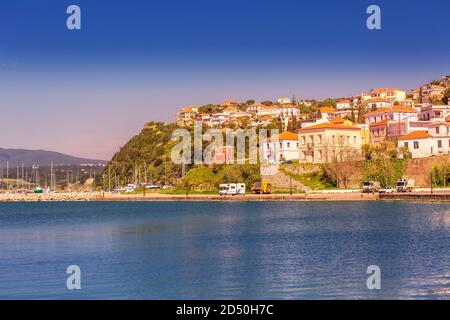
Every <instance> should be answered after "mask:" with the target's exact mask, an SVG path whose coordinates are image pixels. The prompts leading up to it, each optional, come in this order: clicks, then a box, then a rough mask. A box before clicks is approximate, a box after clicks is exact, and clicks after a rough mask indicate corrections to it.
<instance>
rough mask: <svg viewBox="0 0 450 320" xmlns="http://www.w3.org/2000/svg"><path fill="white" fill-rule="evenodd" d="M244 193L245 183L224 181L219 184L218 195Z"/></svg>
mask: <svg viewBox="0 0 450 320" xmlns="http://www.w3.org/2000/svg"><path fill="white" fill-rule="evenodd" d="M237 194H245V183H224V184H221V185H220V186H219V195H221V196H224V195H232V196H234V195H237Z"/></svg>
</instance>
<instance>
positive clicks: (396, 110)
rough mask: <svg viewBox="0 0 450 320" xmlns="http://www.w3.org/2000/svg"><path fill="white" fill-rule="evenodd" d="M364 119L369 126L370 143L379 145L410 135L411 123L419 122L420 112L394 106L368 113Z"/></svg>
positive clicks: (406, 107)
mask: <svg viewBox="0 0 450 320" xmlns="http://www.w3.org/2000/svg"><path fill="white" fill-rule="evenodd" d="M364 117H365V118H366V121H367V123H368V124H369V132H370V143H371V144H373V145H377V144H380V143H383V142H385V141H386V140H392V139H394V138H396V137H398V136H400V135H403V134H406V133H409V132H410V127H409V123H410V122H411V121H418V112H417V110H416V109H414V108H411V107H408V106H393V107H392V108H381V109H378V110H376V111H372V112H369V113H366V114H365V115H364Z"/></svg>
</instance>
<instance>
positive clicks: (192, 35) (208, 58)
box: [0, 0, 450, 159]
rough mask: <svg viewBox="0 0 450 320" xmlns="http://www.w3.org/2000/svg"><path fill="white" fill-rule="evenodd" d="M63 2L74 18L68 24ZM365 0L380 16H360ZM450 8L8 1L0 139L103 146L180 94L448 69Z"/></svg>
mask: <svg viewBox="0 0 450 320" xmlns="http://www.w3.org/2000/svg"><path fill="white" fill-rule="evenodd" d="M70 4H77V5H79V6H80V7H81V11H82V30H80V31H69V30H67V28H66V18H67V14H66V8H67V6H68V5H70ZM371 4H377V5H379V6H380V7H381V12H382V29H381V30H376V31H370V30H368V29H367V28H366V19H367V16H368V15H367V14H366V8H367V7H368V6H369V5H371ZM449 12H450V2H449V1H448V0H431V1H422V0H420V1H419V0H414V1H405V0H390V1H364V0H346V1H331V0H329V1H318V0H316V1H298V0H296V1H286V0H279V1H262V0H257V1H256V0H251V1H248V0H239V1H237V0H227V1H211V0H209V1H203V0H201V1H197V0H195V1H179V0H176V1H173V0H172V1H170V0H169V1H137V0H129V1H122V0H114V1H99V0H95V1H94V0H90V1H80V0H73V1H70V2H69V1H62V0H39V1H32V0H15V1H12V0H9V1H7V2H6V1H5V2H3V3H2V9H1V10H0V111H1V116H0V125H1V127H2V129H3V130H2V132H3V134H2V135H1V136H0V146H1V147H11V148H15V147H16V148H31V149H38V148H41V149H49V150H55V151H61V152H66V153H70V154H75V155H80V156H86V157H99V158H105V159H107V158H109V157H110V156H111V155H112V154H113V153H114V151H116V150H117V149H118V148H119V147H120V146H121V145H122V144H123V143H125V142H126V141H127V140H128V139H129V138H130V137H131V136H132V135H134V134H136V133H137V132H139V130H140V129H141V128H142V125H143V123H144V122H146V121H150V120H162V121H171V120H173V119H174V117H175V113H176V111H177V109H178V108H180V107H183V106H188V105H197V104H206V103H209V102H219V101H220V100H222V99H225V98H232V99H238V100H246V99H256V100H263V99H275V98H278V97H282V96H288V97H290V96H292V95H293V94H295V95H296V96H297V97H299V98H316V99H321V98H325V97H340V96H348V95H353V94H358V93H361V92H362V91H365V90H368V89H370V88H374V87H380V86H396V87H400V88H403V89H405V90H410V89H412V88H414V87H416V86H418V85H419V84H422V83H425V82H428V81H430V80H433V79H436V78H440V77H441V76H443V75H445V74H450V41H449V40H450V37H449V32H450V18H449V14H448V13H449Z"/></svg>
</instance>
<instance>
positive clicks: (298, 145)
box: [176, 76, 450, 163]
mask: <svg viewBox="0 0 450 320" xmlns="http://www.w3.org/2000/svg"><path fill="white" fill-rule="evenodd" d="M449 95H450V76H446V77H443V78H442V79H440V80H437V81H433V82H432V83H429V84H426V85H423V86H421V87H419V88H416V89H414V90H411V91H410V92H406V91H405V90H402V89H398V88H377V89H371V90H369V91H368V92H363V93H361V94H360V95H356V96H351V97H343V98H339V99H326V100H324V101H315V100H297V99H296V98H295V96H293V97H292V98H286V97H283V98H279V99H277V100H276V101H274V102H273V101H262V102H256V101H254V100H248V101H245V102H239V101H235V100H230V99H227V100H223V101H222V102H220V104H217V105H214V104H209V105H205V106H190V107H185V108H182V109H181V110H180V111H179V112H178V114H177V117H176V123H177V125H178V126H180V127H184V126H190V125H193V124H201V125H203V126H205V127H208V128H221V129H225V128H230V129H239V128H242V129H245V128H264V127H265V128H278V129H279V130H280V131H281V133H280V134H279V135H278V136H277V137H276V139H275V137H272V138H271V139H268V140H267V141H266V143H265V144H264V145H263V146H262V147H263V154H264V157H265V158H266V160H269V161H270V162H273V163H281V162H283V161H290V160H291V161H298V162H299V163H326V162H329V161H330V160H331V159H333V158H334V157H336V156H337V155H338V154H339V153H340V152H341V151H342V150H344V149H351V150H354V151H355V152H356V153H361V152H362V149H363V146H365V145H369V146H372V147H377V146H383V147H384V148H391V149H396V150H397V151H398V152H400V153H403V154H405V155H406V153H408V156H409V157H411V158H424V157H432V156H438V155H444V154H449V152H450V100H449Z"/></svg>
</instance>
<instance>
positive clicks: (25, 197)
mask: <svg viewBox="0 0 450 320" xmlns="http://www.w3.org/2000/svg"><path fill="white" fill-rule="evenodd" d="M183 201H184V202H189V201H192V202H195V201H206V202H208V201H210V202H261V201H269V202H282V201H284V202H291V201H292V202H294V201H297V202H302V201H338V202H339V201H409V202H411V201H412V202H450V192H435V193H433V194H431V193H427V192H412V193H391V194H381V195H380V194H370V193H369V194H368V193H361V192H356V191H352V192H315V193H303V194H292V195H290V194H288V193H287V194H266V195H260V194H246V195H235V196H219V195H203V194H192V195H188V196H186V195H180V194H155V193H150V194H146V195H145V196H144V195H142V194H117V193H108V192H71V193H58V192H54V193H47V194H34V193H1V194H0V203H7V202H11V203H19V202H22V203H23V202H183Z"/></svg>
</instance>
